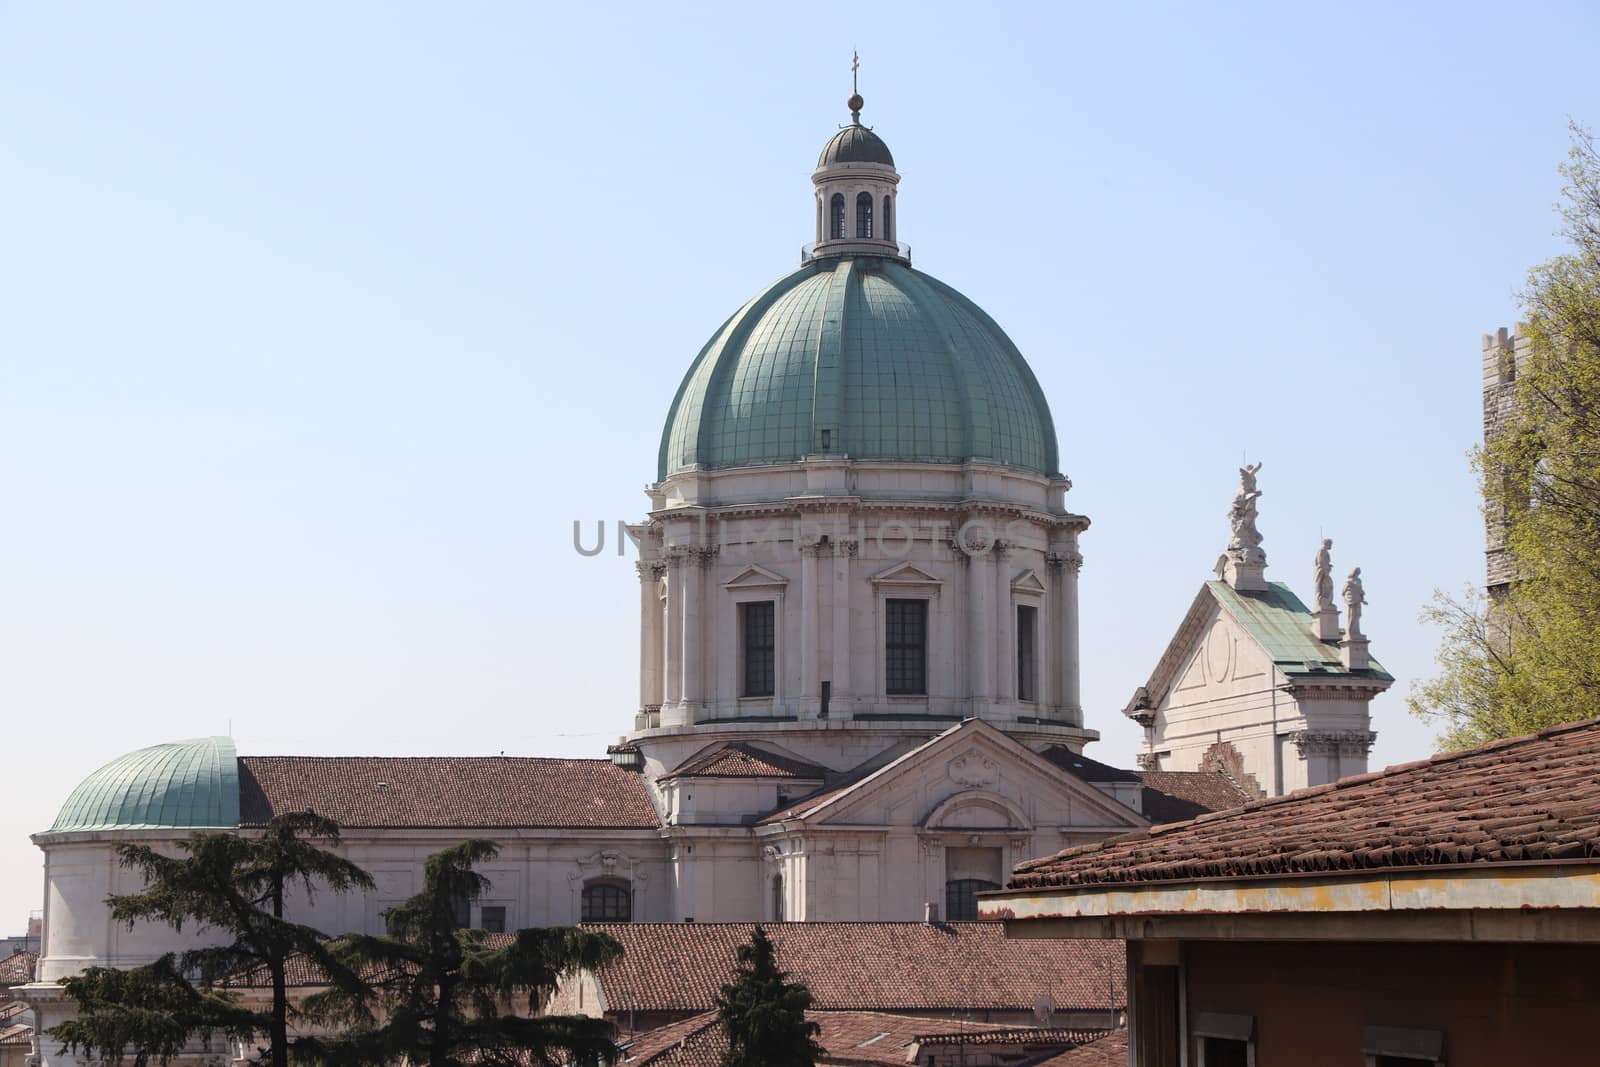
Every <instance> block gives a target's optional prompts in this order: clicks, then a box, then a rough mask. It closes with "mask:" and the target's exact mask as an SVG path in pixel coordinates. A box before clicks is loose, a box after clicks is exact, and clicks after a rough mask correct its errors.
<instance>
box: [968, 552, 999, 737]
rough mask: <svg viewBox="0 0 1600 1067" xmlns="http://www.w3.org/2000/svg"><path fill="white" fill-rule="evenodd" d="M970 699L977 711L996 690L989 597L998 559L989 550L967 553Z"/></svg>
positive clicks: (984, 706) (985, 706) (986, 703)
mask: <svg viewBox="0 0 1600 1067" xmlns="http://www.w3.org/2000/svg"><path fill="white" fill-rule="evenodd" d="M966 582H967V634H966V637H967V641H966V644H967V656H968V660H967V699H968V700H969V701H971V703H972V708H973V711H974V712H978V711H980V710H983V709H986V708H987V707H988V706H989V701H990V694H991V693H993V692H994V688H993V675H992V674H991V672H990V665H991V661H992V660H993V659H994V641H993V640H992V639H991V635H990V634H989V633H988V627H989V623H990V609H989V599H990V595H991V593H992V591H993V589H994V561H993V560H992V559H991V558H990V556H989V553H988V551H984V552H982V553H974V554H969V555H968V556H967V573H966Z"/></svg>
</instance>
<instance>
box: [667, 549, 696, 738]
mask: <svg viewBox="0 0 1600 1067" xmlns="http://www.w3.org/2000/svg"><path fill="white" fill-rule="evenodd" d="M689 567H690V564H689V562H688V561H687V560H686V559H684V554H683V550H682V549H681V548H672V549H669V550H668V555H667V610H666V617H667V625H666V643H665V645H664V647H663V650H662V655H663V658H664V659H665V660H666V668H667V670H666V681H665V685H664V686H663V689H662V694H661V703H662V704H663V705H665V706H666V707H669V708H674V709H677V708H678V706H679V705H681V704H682V703H683V584H684V573H685V571H686V570H688V569H689ZM675 719H676V724H677V725H681V724H682V718H681V713H680V714H679V715H677V716H675ZM661 725H663V726H667V725H672V724H669V723H667V722H666V719H665V716H663V719H662V723H661Z"/></svg>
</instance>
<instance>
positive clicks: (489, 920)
mask: <svg viewBox="0 0 1600 1067" xmlns="http://www.w3.org/2000/svg"><path fill="white" fill-rule="evenodd" d="M478 928H479V929H481V930H482V931H483V932H484V933H486V934H503V933H505V932H506V908H505V905H504V904H485V905H484V906H483V910H482V911H481V912H480V913H479V922H478Z"/></svg>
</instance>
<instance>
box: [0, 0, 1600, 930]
mask: <svg viewBox="0 0 1600 1067" xmlns="http://www.w3.org/2000/svg"><path fill="white" fill-rule="evenodd" d="M1597 39H1600V15H1597V12H1596V9H1595V7H1594V6H1593V5H1592V4H1583V3H1572V4H1539V5H1531V6H1528V5H1506V4H1503V3H1495V4H1461V3H1449V4H1442V3H1441V4H1436V5H1399V4H1390V3H1385V4H1381V5H1370V6H1368V5H1359V4H1324V5H1317V7H1316V9H1315V10H1314V11H1313V10H1310V8H1309V6H1308V5H1286V4H1282V3H1272V4H1262V5H1259V6H1251V7H1240V6H1230V5H1226V4H1220V5H1219V4H1205V5H1201V4H1189V5H1172V6H1159V5H1137V6H1135V5H1112V4H1096V5H1092V6H1091V5H1070V6H1069V5H1050V6H1049V7H1048V8H1044V7H1043V6H1041V7H1040V8H1035V9H1029V8H1010V7H1006V6H1004V5H997V4H983V5H973V4H949V5H937V6H935V5H926V4H923V5H916V6H915V7H913V6H909V5H908V6H904V7H901V6H895V5H888V4H864V3H860V2H854V3H849V4H842V5H837V6H832V5H827V4H823V5H817V4H809V5H801V6H794V5H788V6H784V7H782V8H779V7H777V6H775V5H754V4H740V5H730V6H726V7H721V8H716V9H706V8H694V9H690V8H689V7H688V6H686V5H682V4H670V5H662V4H652V5H648V6H645V5H640V6H638V7H631V6H625V7H619V6H607V7H604V8H600V9H596V6H595V5H580V4H561V5H552V6H551V7H550V8H548V9H545V8H541V7H535V6H533V5H528V4H524V5H510V4H487V3H474V4H451V5H446V4H434V5H427V6H421V5H397V4H392V3H383V4H376V3H373V4H355V3H342V4H337V5H330V4H318V5H312V4H288V5H282V4H279V5H249V6H247V5H242V4H206V5H200V4H195V5H192V6H184V5H173V4H141V5H120V6H114V5H93V6H90V5H81V4H49V5H46V4H42V3H38V4H36V3H22V4H17V3H13V2H9V0H0V141H3V144H4V146H5V162H4V165H3V166H0V196H3V200H4V210H3V212H0V500H3V505H4V521H3V522H0V561H3V563H0V566H3V572H0V713H3V716H4V718H3V722H4V725H5V735H6V740H7V742H8V746H7V752H6V757H7V764H8V766H7V774H6V776H5V781H6V789H5V790H4V803H3V804H0V872H3V875H0V934H6V933H11V932H13V931H14V930H18V929H20V928H21V925H22V923H23V921H24V919H25V918H26V915H27V912H28V911H29V909H32V908H37V907H39V901H40V888H39V887H40V876H39V862H38V853H37V851H36V850H35V849H34V848H33V847H32V845H31V844H30V843H29V842H28V839H27V835H28V834H29V833H31V832H34V831H38V830H41V829H44V828H45V827H47V826H48V825H49V824H50V822H51V821H52V819H53V818H54V815H55V811H56V809H57V808H58V807H59V806H60V804H61V802H62V800H64V799H65V797H66V795H67V793H68V792H69V791H70V790H71V788H72V786H73V785H74V784H75V783H76V782H77V781H78V780H79V779H81V778H82V777H83V776H84V775H86V774H88V773H89V772H90V771H92V770H93V769H94V768H95V767H97V766H99V765H101V764H102V763H104V762H105V761H107V760H109V759H111V758H113V757H114V756H116V755H118V754H120V753H122V752H126V751H128V750H130V749H134V748H138V747H141V746H143V745H147V744H152V743H156V742H160V741H166V740H174V739H179V738H186V737H193V736H199V735H205V734H217V733H226V732H228V730H229V729H230V728H231V730H232V731H233V734H234V736H235V738H236V739H237V741H238V744H239V747H240V750H241V751H242V752H245V753H252V754H275V753H497V752H500V751H501V750H504V751H505V752H507V753H515V754H552V755H555V754H561V755H568V754H583V755H600V754H601V753H602V751H603V748H604V746H605V744H607V743H608V742H610V741H612V740H615V738H616V736H617V735H619V734H620V733H622V732H623V731H625V730H627V729H628V728H629V727H630V726H631V724H632V716H633V712H634V710H635V705H636V702H637V688H636V677H635V670H636V659H637V647H638V638H637V630H636V626H637V605H638V592H637V579H636V578H635V575H634V572H633V567H632V565H631V561H628V560H619V559H618V558H616V557H615V556H613V555H610V554H606V555H603V556H600V557H598V558H594V559H584V558H580V557H578V556H577V555H576V554H575V553H574V552H573V550H572V548H571V524H572V521H573V519H575V518H581V519H583V520H585V521H586V522H589V523H592V522H593V521H595V520H597V519H607V520H616V519H619V518H627V519H637V518H639V517H642V514H643V509H644V507H645V503H646V501H645V498H644V496H643V494H642V492H641V489H642V487H643V486H644V484H645V483H646V482H648V481H650V480H651V479H652V478H653V477H654V473H655V455H656V447H657V440H658V436H659V433H660V429H661V421H662V418H663V417H664V415H665V413H666V409H667V404H668V402H669V401H670V399H671V397H672V394H673V390H674V389H675V388H676V386H677V383H678V381H679V379H680V378H681V376H682V375H683V372H684V370H685V369H686V368H687V366H688V364H689V361H690V359H691V358H693V356H694V354H695V352H696V351H697V350H698V349H699V347H700V346H701V345H702V344H703V343H704V341H705V339H706V337H707V336H708V335H709V334H710V333H711V332H712V330H714V329H715V328H716V326H717V325H718V324H719V323H721V322H722V321H723V319H724V318H726V317H727V315H728V314H729V313H730V312H731V311H732V310H733V309H734V308H736V307H737V306H738V305H740V304H741V303H743V302H744V301H745V300H746V299H747V298H748V297H749V296H750V295H752V294H753V293H755V292H756V291H757V290H758V289H760V288H762V287H763V286H765V285H766V284H767V283H768V282H770V281H772V280H773V279H775V278H777V277H779V276H780V275H782V274H784V273H786V272H787V271H789V270H791V269H792V268H793V267H794V266H795V264H796V262H797V256H798V252H799V248H800V245H801V244H802V242H805V241H808V240H810V239H811V228H812V219H813V209H812V201H811V192H810V182H809V180H808V179H809V174H810V171H811V168H812V166H813V164H814V162H815V159H816V153H817V151H818V149H819V148H820V147H821V145H822V143H823V142H824V141H825V140H826V139H827V138H828V136H829V135H830V134H831V133H832V132H833V131H834V130H835V128H836V127H837V126H838V124H839V123H841V122H843V121H846V120H847V118H848V116H847V114H846V111H845V108H844V99H845V97H846V96H847V95H849V90H850V79H849V63H850V51H851V49H852V48H858V49H860V51H861V54H862V75H861V91H862V93H863V94H864V95H865V97H866V100H867V107H866V111H865V113H864V116H863V119H864V121H865V122H867V123H868V124H870V125H873V126H875V127H876V128H877V130H878V131H879V133H881V134H882V135H883V136H884V137H885V139H886V140H887V141H888V142H889V144H890V145H891V147H892V148H893V150H894V154H895V159H896V161H897V162H898V163H899V165H900V168H901V172H902V174H903V175H904V181H903V184H902V185H901V196H900V206H901V216H902V221H903V225H902V228H901V233H900V236H901V237H902V239H903V240H906V241H908V242H909V243H910V244H911V245H912V247H913V248H914V250H915V261H916V263H917V265H918V267H919V268H921V269H923V270H926V271H929V272H931V273H932V274H934V275H936V276H937V277H939V278H942V279H943V280H945V281H947V282H949V283H951V284H952V285H954V286H956V287H957V288H958V289H960V290H962V291H963V292H965V293H966V294H968V295H969V296H971V297H972V298H973V299H974V300H976V301H977V302H978V303H979V304H981V305H982V306H984V307H985V308H986V309H987V310H988V311H989V312H990V313H991V314H992V315H993V316H994V317H995V319H996V320H997V321H999V322H1000V323H1001V324H1002V325H1003V326H1004V327H1005V328H1006V330H1007V331H1008V332H1009V333H1010V335H1011V337H1012V338H1013V339H1014V340H1015V341H1016V342H1017V344H1018V345H1019V346H1020V348H1021V349H1022V351H1023V352H1024V353H1025V354H1026V355H1027V356H1028V357H1029V359H1030V361H1031V362H1032V365H1033V368H1034V370H1035V372H1036V373H1037V374H1038V376H1039V379H1040V381H1041V383H1042V384H1043V386H1044V389H1045V393H1046V395H1047V396H1048V397H1049V400H1050V403H1051V407H1052V410H1053V412H1054V414H1055V419H1056V427H1057V432H1058V434H1059V437H1060V442H1061V456H1062V464H1063V466H1064V467H1065V470H1066V472H1067V473H1068V474H1069V475H1070V476H1071V477H1072V479H1073V481H1074V483H1075V488H1074V489H1073V491H1072V493H1071V494H1070V496H1069V498H1068V499H1069V504H1070V506H1072V507H1073V508H1074V509H1076V510H1078V511H1082V512H1084V513H1086V514H1088V515H1089V516H1091V517H1092V519H1093V520H1094V525H1093V527H1092V528H1091V529H1090V530H1089V532H1088V533H1087V534H1086V535H1085V537H1084V541H1083V549H1084V555H1085V556H1086V558H1087V563H1086V565H1085V567H1084V571H1083V605H1082V610H1083V642H1084V648H1083V663H1084V686H1083V689H1084V697H1085V701H1086V705H1087V709H1086V715H1087V719H1088V724H1089V725H1090V726H1092V727H1094V728H1097V729H1099V730H1101V731H1102V732H1103V734H1104V740H1103V741H1102V742H1101V743H1100V744H1099V745H1097V746H1094V747H1092V748H1091V749H1090V752H1091V754H1093V755H1096V756H1098V757H1099V758H1101V759H1106V760H1111V761H1115V762H1119V763H1127V762H1129V761H1131V760H1132V757H1133V754H1134V752H1135V751H1136V748H1137V744H1138V740H1139V731H1138V730H1137V729H1136V728H1135V727H1133V726H1132V724H1130V723H1128V722H1127V721H1126V720H1124V719H1123V718H1122V716H1121V715H1120V713H1119V709H1120V708H1121V707H1122V706H1123V704H1124V703H1125V702H1126V700H1127V697H1128V695H1129V694H1130V692H1131V691H1132V690H1133V688H1134V687H1135V686H1136V685H1138V684H1140V683H1141V682H1143V681H1144V679H1145V678H1146V677H1147V675H1148V673H1149V671H1150V669H1151V668H1152V667H1153V666H1154V662H1155V659H1156V657H1157V656H1158V655H1159V653H1160V652H1161V650H1162V649H1163V647H1164V645H1165V642H1166V641H1167V639H1168V637H1169V636H1170V635H1171V633H1172V631H1173V629H1174V628H1175V627H1176V625H1177V623H1178V622H1179V620H1180V619H1181V617H1182V615H1183V613H1184V611H1185V609H1186V608H1187V607H1188V604H1189V602H1190V601H1191V599H1192V598H1193V596H1194V594H1195V592H1196V590H1197V589H1198V587H1199V585H1200V583H1201V582H1202V581H1204V580H1205V579H1206V578H1207V577H1208V576H1209V574H1210V568H1211V565H1212V564H1213V562H1214V561H1215V560H1216V558H1217V554H1218V552H1219V551H1220V550H1221V548H1222V547H1223V545H1224V544H1225V542H1226V539H1227V534H1228V528H1227V523H1226V521H1225V519H1224V513H1225V511H1226V509H1227V505H1228V501H1229V498H1230V495H1231V493H1232V489H1233V486H1234V484H1235V481H1236V478H1237V475H1236V468H1237V467H1238V465H1239V463H1240V461H1241V459H1242V458H1244V457H1249V458H1250V459H1251V460H1261V461H1263V462H1264V463H1265V468H1264V470H1263V471H1262V474H1261V486H1262V488H1263V489H1264V490H1265V494H1266V495H1265V496H1264V497H1263V498H1262V500H1261V523H1260V525H1261V529H1262V531H1263V533H1264V534H1265V536H1266V542H1265V545H1264V547H1265V548H1266V550H1267V553H1268V556H1269V560H1270V570H1269V572H1268V573H1269V577H1274V578H1278V579H1282V580H1287V581H1290V582H1291V583H1293V584H1294V586H1295V587H1296V589H1298V590H1299V591H1300V592H1301V594H1302V596H1306V595H1308V594H1309V590H1308V588H1307V587H1308V586H1309V584H1310V567H1311V559H1312V555H1313V553H1314V551H1315V549H1316V546H1317V540H1318V537H1319V535H1321V534H1324V533H1325V534H1327V535H1328V536H1331V537H1333V538H1334V539H1335V557H1334V558H1335V564H1336V566H1337V567H1338V573H1339V574H1340V575H1342V574H1343V573H1344V572H1345V571H1346V570H1348V569H1349V567H1351V566H1353V565H1356V564H1359V565H1360V566H1361V567H1362V568H1363V574H1364V577H1365V578H1366V580H1367V589H1368V597H1369V599H1370V600H1371V607H1370V608H1369V609H1368V612H1367V615H1366V629H1367V630H1368V632H1369V634H1370V636H1371V638H1372V651H1373V653H1374V654H1375V655H1376V656H1378V657H1379V658H1381V659H1382V660H1383V662H1384V663H1385V664H1386V665H1387V666H1388V667H1389V668H1390V669H1391V670H1392V671H1393V672H1394V673H1395V674H1396V675H1397V676H1398V677H1399V679H1400V681H1399V683H1398V684H1397V685H1396V687H1395V689H1394V690H1393V691H1391V693H1390V694H1389V695H1387V696H1384V697H1382V698H1380V699H1379V700H1378V701H1377V702H1376V703H1375V705H1374V707H1373V712H1374V719H1375V723H1374V725H1375V727H1376V729H1377V730H1378V732H1379V741H1378V745H1377V748H1376V750H1375V752H1374V754H1373V763H1374V765H1375V766H1381V765H1383V764H1386V763H1392V762H1398V761H1401V760H1406V759H1411V758H1415V757H1417V756H1419V755H1422V754H1424V753H1426V752H1427V751H1429V749H1430V742H1431V738H1432V734H1433V732H1434V731H1433V729H1432V727H1430V726H1428V725H1426V724H1422V723H1418V722H1416V721H1414V720H1411V719H1410V718H1409V717H1408V716H1407V714H1406V712H1405V708H1404V704H1403V699H1402V698H1403V695H1404V692H1405V689H1406V686H1407V684H1408V683H1409V681H1410V680H1411V679H1413V678H1415V677H1417V676H1419V675H1420V674H1424V673H1426V672H1428V671H1429V670H1430V669H1431V668H1432V658H1431V657H1432V649H1433V645H1434V642H1435V635H1434V634H1433V633H1432V632H1430V631H1428V630H1427V629H1426V628H1424V627H1422V626H1420V625H1419V624H1418V623H1417V621H1416V620H1417V612H1418V609H1419V608H1420V607H1421V605H1422V604H1423V603H1424V602H1425V601H1426V600H1427V598H1428V596H1429V595H1430V593H1431V592H1432V590H1433V589H1435V588H1436V587H1444V588H1447V589H1458V588H1460V587H1462V586H1464V585H1465V584H1467V583H1470V582H1475V581H1478V580H1480V578H1481V573H1482V557H1481V554H1480V553H1481V547H1482V546H1481V531H1480V527H1479V520H1478V515H1477V510H1476V502H1475V498H1474V491H1473V485H1472V481H1471V477H1470V474H1469V472H1468V468H1467V463H1466V459H1465V454H1466V452H1467V450H1468V449H1469V448H1470V447H1471V445H1472V444H1473V443H1474V441H1475V440H1476V439H1477V437H1478V435H1479V432H1480V425H1479V419H1480V411H1479V405H1480V396H1479V369H1478V360H1479V335H1480V334H1481V333H1483V332H1486V331H1491V330H1493V329H1494V328H1495V327H1497V326H1500V325H1507V324H1509V323H1511V322H1512V321H1513V319H1514V316H1515V313H1516V301H1515V292H1516V290H1517V288H1518V287H1519V285H1520V284H1521V281H1522V278H1523V274H1524V272H1525V270H1526V268H1527V267H1529V266H1530V265H1532V264H1533V263H1535V262H1537V261H1538V260H1541V259H1543V258H1545V257H1547V256H1548V255H1550V254H1551V253H1552V252H1554V251H1556V249H1557V248H1558V244H1557V241H1556V239H1555V238H1554V237H1553V236H1552V231H1553V229H1554V226H1555V221H1556V220H1555V217H1554V215H1553V214H1552V212H1551V205H1552V203H1553V202H1554V200H1555V199H1556V196H1557V193H1558V190H1559V185H1560V182H1559V178H1558V176H1557V173H1556V169H1555V168H1556V165H1557V164H1558V163H1559V162H1560V161H1561V159H1562V158H1563V156H1564V154H1565V150H1566V131H1565V126H1566V122H1567V119H1568V117H1569V116H1572V117H1574V118H1577V119H1579V120H1580V121H1586V122H1588V123H1590V124H1600V79H1596V78H1595V76H1594V42H1595V41H1596V40H1597Z"/></svg>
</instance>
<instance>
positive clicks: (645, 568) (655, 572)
mask: <svg viewBox="0 0 1600 1067" xmlns="http://www.w3.org/2000/svg"><path fill="white" fill-rule="evenodd" d="M633 569H634V570H636V571H638V572H639V580H640V581H644V582H648V581H650V580H651V579H659V578H660V577H661V576H662V575H664V574H666V573H667V564H666V561H665V560H659V559H641V560H638V561H636V562H635V563H634V565H633Z"/></svg>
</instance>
